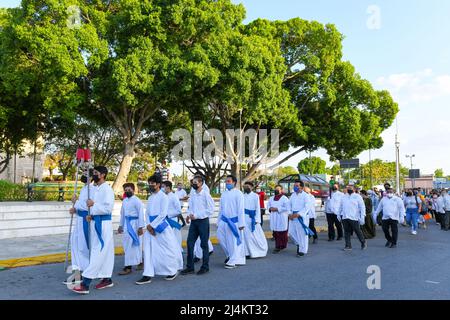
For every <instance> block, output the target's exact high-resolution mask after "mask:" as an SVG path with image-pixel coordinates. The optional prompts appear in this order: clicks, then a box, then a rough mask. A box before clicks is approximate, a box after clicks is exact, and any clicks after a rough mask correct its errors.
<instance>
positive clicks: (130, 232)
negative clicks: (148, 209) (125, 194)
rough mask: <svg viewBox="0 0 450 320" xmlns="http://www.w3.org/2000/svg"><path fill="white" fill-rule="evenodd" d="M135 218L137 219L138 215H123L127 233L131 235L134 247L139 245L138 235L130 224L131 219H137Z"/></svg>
mask: <svg viewBox="0 0 450 320" xmlns="http://www.w3.org/2000/svg"><path fill="white" fill-rule="evenodd" d="M137 219H138V217H132V216H128V217H125V220H126V222H127V231H128V235H129V236H130V237H131V239H133V246H134V247H137V246H139V237H138V235H137V234H136V232H135V231H134V229H133V226H132V225H131V221H133V220H137Z"/></svg>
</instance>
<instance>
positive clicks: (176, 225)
mask: <svg viewBox="0 0 450 320" xmlns="http://www.w3.org/2000/svg"><path fill="white" fill-rule="evenodd" d="M166 220H167V222H168V223H169V225H170V226H171V227H172V228H173V229H178V230H181V228H182V227H183V226H182V225H181V224H179V223H178V222H176V221H174V220H172V219H170V218H169V217H166Z"/></svg>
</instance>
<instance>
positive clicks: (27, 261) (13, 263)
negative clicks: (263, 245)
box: [0, 227, 328, 271]
mask: <svg viewBox="0 0 450 320" xmlns="http://www.w3.org/2000/svg"><path fill="white" fill-rule="evenodd" d="M316 230H317V232H318V233H322V232H326V231H328V228H326V227H317V228H316ZM264 234H265V236H266V238H267V239H270V238H272V232H271V231H265V232H264ZM210 240H211V243H212V244H214V245H217V244H219V240H218V239H217V237H213V238H210ZM182 246H183V247H184V248H186V241H183V243H182ZM114 253H115V254H116V255H123V254H124V251H123V248H122V247H116V248H115V249H114ZM65 259H66V254H65V253H54V254H47V255H42V256H34V257H24V258H15V259H7V260H0V271H2V270H6V269H7V268H19V267H30V266H37V265H42V264H50V263H60V262H64V261H65ZM69 259H70V253H69Z"/></svg>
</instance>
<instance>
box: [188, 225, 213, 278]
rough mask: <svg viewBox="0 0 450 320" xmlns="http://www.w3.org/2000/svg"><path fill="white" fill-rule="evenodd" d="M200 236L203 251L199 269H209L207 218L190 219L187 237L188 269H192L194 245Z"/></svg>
mask: <svg viewBox="0 0 450 320" xmlns="http://www.w3.org/2000/svg"><path fill="white" fill-rule="evenodd" d="M198 237H200V247H201V248H202V251H203V258H202V266H201V269H205V270H209V248H208V240H209V218H206V219H201V220H200V219H196V220H191V225H190V227H189V233H188V237H187V259H186V260H187V263H186V267H187V268H188V269H194V246H195V241H197V238H198Z"/></svg>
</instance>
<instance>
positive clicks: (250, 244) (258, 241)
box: [244, 181, 268, 258]
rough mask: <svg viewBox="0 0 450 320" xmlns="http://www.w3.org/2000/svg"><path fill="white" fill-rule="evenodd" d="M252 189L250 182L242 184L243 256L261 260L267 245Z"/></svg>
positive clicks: (258, 207)
mask: <svg viewBox="0 0 450 320" xmlns="http://www.w3.org/2000/svg"><path fill="white" fill-rule="evenodd" d="M253 187H254V185H253V183H252V182H250V181H247V182H246V183H245V184H244V213H245V229H244V244H245V255H246V257H247V258H262V257H265V256H266V255H267V250H268V244H267V240H266V236H265V234H264V231H263V229H262V227H261V214H260V212H261V207H260V204H259V196H258V195H257V194H256V193H254V192H253Z"/></svg>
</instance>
